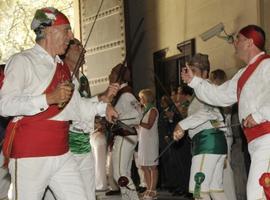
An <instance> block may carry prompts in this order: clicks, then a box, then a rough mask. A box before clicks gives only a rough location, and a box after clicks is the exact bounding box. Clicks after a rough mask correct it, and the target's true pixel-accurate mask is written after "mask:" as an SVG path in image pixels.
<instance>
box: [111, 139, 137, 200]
mask: <svg viewBox="0 0 270 200" xmlns="http://www.w3.org/2000/svg"><path fill="white" fill-rule="evenodd" d="M137 142H138V137H137V136H136V135H131V136H126V137H121V136H116V137H115V141H114V145H113V151H112V159H113V175H114V179H115V180H116V181H118V179H119V178H120V177H121V176H126V177H127V178H128V180H129V184H128V188H126V187H120V189H121V194H122V199H123V200H139V197H138V195H137V192H136V187H135V185H134V183H133V181H132V179H131V165H132V160H133V154H134V150H135V147H136V145H137Z"/></svg>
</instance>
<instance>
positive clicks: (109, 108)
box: [106, 104, 118, 122]
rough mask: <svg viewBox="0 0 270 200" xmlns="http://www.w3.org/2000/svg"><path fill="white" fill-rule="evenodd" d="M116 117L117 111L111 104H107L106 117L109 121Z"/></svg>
mask: <svg viewBox="0 0 270 200" xmlns="http://www.w3.org/2000/svg"><path fill="white" fill-rule="evenodd" d="M117 118H118V113H117V111H116V110H115V109H114V107H113V106H112V105H111V104H108V105H107V108H106V119H107V120H108V121H109V122H113V120H114V119H117Z"/></svg>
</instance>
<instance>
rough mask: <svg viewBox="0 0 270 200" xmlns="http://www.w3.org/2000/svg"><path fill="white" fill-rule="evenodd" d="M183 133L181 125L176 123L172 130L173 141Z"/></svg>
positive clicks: (180, 137)
mask: <svg viewBox="0 0 270 200" xmlns="http://www.w3.org/2000/svg"><path fill="white" fill-rule="evenodd" d="M184 135H185V131H184V130H183V129H182V128H181V126H179V124H177V125H176V126H175V128H174V131H173V139H174V140H175V141H178V140H180V139H182V138H183V137H184Z"/></svg>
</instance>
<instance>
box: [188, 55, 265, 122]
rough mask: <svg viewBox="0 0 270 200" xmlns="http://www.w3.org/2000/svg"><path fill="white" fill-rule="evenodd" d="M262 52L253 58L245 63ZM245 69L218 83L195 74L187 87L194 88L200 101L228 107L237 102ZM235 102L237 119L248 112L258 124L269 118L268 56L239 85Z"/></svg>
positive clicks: (240, 118)
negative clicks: (237, 113) (213, 83)
mask: <svg viewBox="0 0 270 200" xmlns="http://www.w3.org/2000/svg"><path fill="white" fill-rule="evenodd" d="M262 54H264V53H263V52H261V53H260V54H258V55H256V56H255V57H254V58H252V59H251V60H250V62H249V63H248V65H249V64H252V63H254V62H255V61H256V59H257V58H258V57H259V56H260V55H262ZM248 65H247V66H248ZM246 69H247V67H245V68H243V69H241V70H239V72H238V73H236V74H235V76H234V77H233V78H232V79H231V80H229V81H227V82H225V83H224V84H222V85H220V86H215V85H212V84H211V83H208V82H207V81H205V80H203V79H201V78H198V77H194V78H193V79H192V81H191V83H190V84H189V86H190V87H192V88H194V91H195V93H196V96H197V97H198V98H199V99H201V100H202V101H204V102H206V103H208V104H211V105H214V106H224V107H225V106H229V105H232V104H233V103H235V102H237V82H238V80H239V78H240V77H241V75H242V73H243V72H244V71H245V70H246ZM238 104H239V121H240V122H241V121H242V119H245V118H246V117H247V116H248V115H249V114H252V117H253V118H254V120H255V121H256V122H257V123H262V122H265V121H270V59H264V60H263V61H262V62H261V63H260V64H259V65H258V67H257V69H256V70H255V71H254V72H253V74H252V75H251V76H250V77H249V79H248V80H247V82H246V83H245V85H244V87H243V88H242V92H241V95H240V99H239V102H238Z"/></svg>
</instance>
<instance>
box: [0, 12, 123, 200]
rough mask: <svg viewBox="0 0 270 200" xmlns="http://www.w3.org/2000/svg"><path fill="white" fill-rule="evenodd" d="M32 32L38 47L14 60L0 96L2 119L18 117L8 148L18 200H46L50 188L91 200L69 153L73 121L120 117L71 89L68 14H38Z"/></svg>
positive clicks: (65, 196) (58, 193) (9, 130)
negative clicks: (65, 60) (63, 57)
mask: <svg viewBox="0 0 270 200" xmlns="http://www.w3.org/2000/svg"><path fill="white" fill-rule="evenodd" d="M31 29H32V30H34V32H35V33H36V45H35V46H34V47H33V48H31V49H28V50H26V51H23V52H21V53H19V54H16V55H14V56H12V57H11V58H10V60H9V61H8V63H7V65H6V69H5V79H4V83H3V86H2V89H1V91H0V114H1V115H3V116H14V119H13V120H12V122H11V123H9V125H8V128H7V132H6V137H5V142H4V148H3V151H4V155H5V157H6V158H7V159H9V158H10V162H9V171H10V173H11V179H12V183H13V184H14V192H13V198H14V199H19V200H26V199H27V200H37V199H41V198H42V195H43V193H44V190H45V188H46V187H47V186H50V188H51V189H52V190H53V191H54V193H55V195H56V197H57V199H58V200H62V199H63V200H74V199H76V200H87V195H86V192H85V189H84V186H83V183H82V179H81V176H80V174H79V171H78V169H77V164H76V161H75V160H74V158H73V156H72V155H71V153H70V152H69V145H68V129H69V121H70V120H78V121H80V120H89V119H90V118H92V116H93V114H99V115H105V113H106V115H107V117H108V119H109V120H111V118H112V117H117V116H118V115H117V113H116V112H115V110H114V109H113V107H111V106H110V105H109V104H106V103H102V102H99V103H93V102H92V100H91V99H86V98H81V96H80V94H79V92H78V91H77V88H75V89H73V87H72V86H71V84H70V81H71V80H70V78H71V77H70V70H69V69H68V67H67V66H66V65H64V64H63V61H62V60H61V59H60V58H59V56H58V55H62V54H64V53H65V51H66V49H67V47H68V45H69V43H70V40H72V39H73V33H72V32H71V29H70V23H69V21H68V19H67V17H66V16H65V15H64V14H63V13H61V12H60V11H58V10H57V9H55V8H42V9H38V10H37V11H36V14H35V16H34V19H33V21H32V24H31ZM75 87H76V86H75ZM114 92H115V94H116V92H117V88H116V89H115V91H114ZM63 104H65V105H64V107H63V108H62V105H63ZM60 105H61V106H60Z"/></svg>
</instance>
